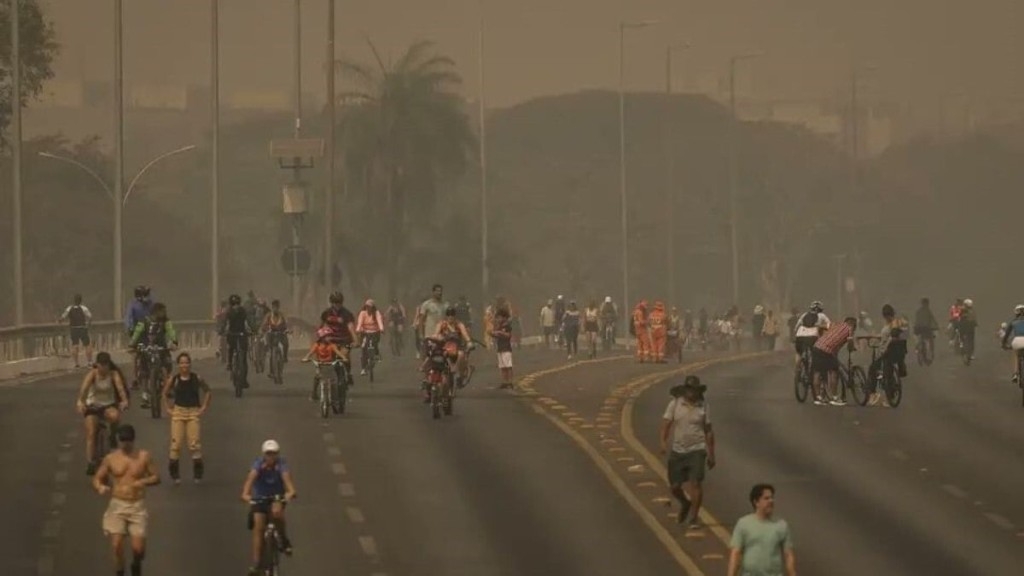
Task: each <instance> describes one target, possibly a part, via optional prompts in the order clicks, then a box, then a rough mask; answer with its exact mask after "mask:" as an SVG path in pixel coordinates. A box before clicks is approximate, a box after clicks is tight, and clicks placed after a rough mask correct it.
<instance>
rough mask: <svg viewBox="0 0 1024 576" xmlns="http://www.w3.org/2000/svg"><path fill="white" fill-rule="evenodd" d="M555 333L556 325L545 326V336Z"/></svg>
mask: <svg viewBox="0 0 1024 576" xmlns="http://www.w3.org/2000/svg"><path fill="white" fill-rule="evenodd" d="M554 333H555V327H554V326H545V327H544V335H545V336H551V335H552V334H554Z"/></svg>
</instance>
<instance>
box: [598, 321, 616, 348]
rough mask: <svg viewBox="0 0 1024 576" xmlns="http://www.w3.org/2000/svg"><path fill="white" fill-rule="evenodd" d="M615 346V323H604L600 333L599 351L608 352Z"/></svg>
mask: <svg viewBox="0 0 1024 576" xmlns="http://www.w3.org/2000/svg"><path fill="white" fill-rule="evenodd" d="M614 344H615V322H611V321H607V320H606V321H605V323H604V330H603V331H602V332H601V350H602V351H603V352H610V351H611V349H612V346H613V345H614Z"/></svg>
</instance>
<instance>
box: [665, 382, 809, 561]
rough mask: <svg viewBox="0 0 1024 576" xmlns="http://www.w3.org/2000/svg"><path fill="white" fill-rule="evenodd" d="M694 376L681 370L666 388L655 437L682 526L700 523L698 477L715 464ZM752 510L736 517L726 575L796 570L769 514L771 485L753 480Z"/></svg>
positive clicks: (785, 529)
mask: <svg viewBox="0 0 1024 576" xmlns="http://www.w3.org/2000/svg"><path fill="white" fill-rule="evenodd" d="M706 391H707V385H705V384H703V383H702V382H701V380H700V378H699V377H697V376H694V375H689V376H686V377H685V378H684V380H683V382H682V383H681V384H678V385H676V386H673V387H672V388H671V390H670V394H671V396H672V399H671V400H670V401H669V403H668V405H667V406H666V407H665V413H664V415H663V416H662V422H661V429H660V431H659V438H660V440H661V453H662V454H663V455H666V457H667V462H666V469H667V471H668V483H669V490H670V491H671V493H672V496H673V497H675V499H676V500H677V501H678V502H679V507H680V509H679V513H678V515H677V521H678V523H679V524H681V525H684V526H685V527H686V530H687V531H695V530H699V529H700V528H701V527H702V524H701V520H700V509H701V504H702V503H703V499H704V491H703V482H704V478H705V475H706V473H707V471H708V470H712V469H713V468H714V467H715V465H716V464H717V459H716V457H715V432H714V428H713V427H712V424H711V422H712V421H711V412H710V410H709V407H708V402H707V399H706V398H705V392H706ZM749 499H750V505H751V507H752V508H753V512H752V513H750V514H748V515H746V516H744V517H742V518H740V519H739V520H738V521H737V522H736V525H735V527H734V528H733V534H732V540H731V541H730V544H729V548H730V555H729V567H728V572H727V573H728V575H729V576H782V575H783V574H785V575H786V576H796V554H795V553H794V551H793V539H792V536H791V534H790V530H789V525H788V524H787V523H786V521H785V520H782V519H778V518H776V517H775V516H774V512H775V488H774V487H773V486H772V485H771V484H763V483H758V484H755V485H754V486H753V488H751V490H750V495H749Z"/></svg>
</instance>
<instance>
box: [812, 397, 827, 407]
mask: <svg viewBox="0 0 1024 576" xmlns="http://www.w3.org/2000/svg"><path fill="white" fill-rule="evenodd" d="M814 405H815V406H824V405H825V401H824V400H822V399H821V398H815V399H814Z"/></svg>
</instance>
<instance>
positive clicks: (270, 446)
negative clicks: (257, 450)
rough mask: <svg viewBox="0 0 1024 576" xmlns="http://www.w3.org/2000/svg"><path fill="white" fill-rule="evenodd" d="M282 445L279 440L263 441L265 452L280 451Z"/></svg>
mask: <svg viewBox="0 0 1024 576" xmlns="http://www.w3.org/2000/svg"><path fill="white" fill-rule="evenodd" d="M280 451H281V445H280V444H278V443H277V440H267V441H266V442H264V443H263V453H264V454H266V453H267V452H280Z"/></svg>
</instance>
